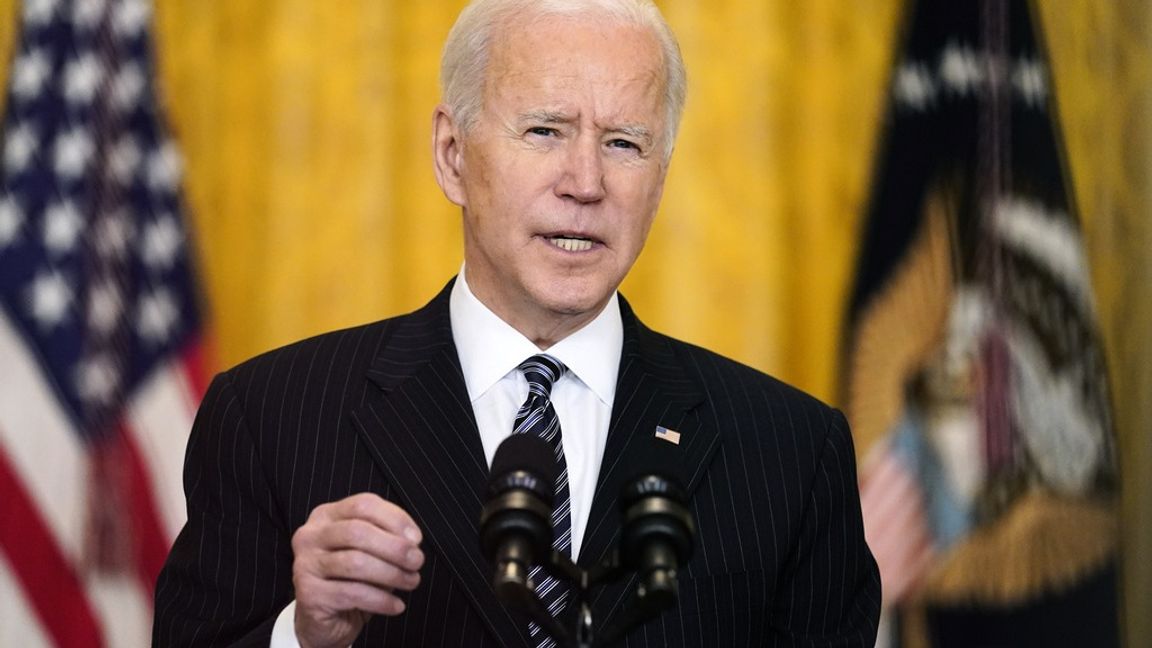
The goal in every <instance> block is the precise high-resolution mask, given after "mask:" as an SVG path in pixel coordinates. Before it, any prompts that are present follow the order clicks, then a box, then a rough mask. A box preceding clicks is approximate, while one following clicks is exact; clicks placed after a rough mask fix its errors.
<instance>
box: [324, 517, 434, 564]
mask: <svg viewBox="0 0 1152 648" xmlns="http://www.w3.org/2000/svg"><path fill="white" fill-rule="evenodd" d="M316 544H317V545H318V546H319V547H320V548H322V549H325V550H327V551H340V550H347V549H351V550H356V551H361V552H364V553H365V554H368V555H370V556H374V557H375V558H377V559H379V560H383V561H385V562H388V563H392V564H394V565H396V566H398V567H400V568H402V569H406V570H408V571H418V570H419V569H420V568H421V567H423V566H424V552H422V551H421V550H420V548H419V547H418V546H416V545H415V544H413V543H412V542H411V541H410V540H408V539H407V538H405V537H401V536H398V535H396V534H394V533H390V532H387V531H384V530H382V529H380V528H379V527H377V526H376V525H374V524H372V523H370V522H367V521H365V520H343V521H339V522H333V523H331V524H327V525H325V526H324V527H323V528H321V529H320V530H319V532H318V534H317V536H316Z"/></svg>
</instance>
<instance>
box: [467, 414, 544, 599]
mask: <svg viewBox="0 0 1152 648" xmlns="http://www.w3.org/2000/svg"><path fill="white" fill-rule="evenodd" d="M559 472H560V468H559V464H558V463H557V462H556V454H555V453H554V452H553V450H552V446H551V445H550V444H549V443H548V442H547V441H545V440H543V439H541V438H539V437H537V436H535V435H531V434H513V435H512V436H510V437H508V438H506V439H504V441H503V442H501V443H500V446H499V447H498V448H496V454H495V455H494V456H493V457H492V471H491V473H490V474H489V477H488V490H489V491H490V493H489V496H488V501H487V502H486V503H485V504H484V508H483V510H482V511H481V512H480V548H481V550H482V551H483V552H484V555H485V556H486V557H487V558H488V559H489V560H492V561H494V562H502V561H503V562H507V561H513V562H518V563H523V565H529V566H530V565H532V564H533V562H534V559H535V557H538V556H544V555H546V554H547V552H548V551H549V549H550V548H551V546H552V501H553V500H554V499H555V494H556V477H557V476H558V474H559ZM509 552H511V553H509ZM513 554H515V555H514V556H513ZM505 567H506V565H505ZM509 578H512V577H511V576H509ZM512 580H514V581H517V582H518V581H519V580H521V579H520V578H519V576H517V577H515V578H512Z"/></svg>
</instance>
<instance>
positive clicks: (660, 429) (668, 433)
mask: <svg viewBox="0 0 1152 648" xmlns="http://www.w3.org/2000/svg"><path fill="white" fill-rule="evenodd" d="M656 438H657V439H660V440H661V441H667V442H668V443H671V444H672V445H680V433H679V432H677V431H676V430H669V429H668V428H666V427H664V426H663V425H657V426H656Z"/></svg>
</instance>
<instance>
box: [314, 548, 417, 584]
mask: <svg viewBox="0 0 1152 648" xmlns="http://www.w3.org/2000/svg"><path fill="white" fill-rule="evenodd" d="M318 562H319V567H320V576H322V577H323V578H326V579H340V580H347V581H357V582H360V583H368V584H371V585H375V586H377V587H382V588H390V589H399V590H404V591H411V590H413V589H415V588H416V586H417V585H419V584H420V574H419V573H418V572H415V571H409V570H406V569H402V568H400V567H398V566H396V565H395V564H393V563H390V562H386V561H383V560H380V559H378V558H376V557H375V556H371V555H369V554H366V553H364V552H362V551H352V550H349V551H335V552H332V553H328V554H325V555H324V556H322V557H321V558H320V560H319V561H318Z"/></svg>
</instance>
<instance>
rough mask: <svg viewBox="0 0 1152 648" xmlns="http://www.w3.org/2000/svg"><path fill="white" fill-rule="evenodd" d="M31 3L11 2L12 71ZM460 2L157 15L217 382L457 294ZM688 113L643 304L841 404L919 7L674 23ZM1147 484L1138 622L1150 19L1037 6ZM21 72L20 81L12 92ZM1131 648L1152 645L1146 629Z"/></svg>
mask: <svg viewBox="0 0 1152 648" xmlns="http://www.w3.org/2000/svg"><path fill="white" fill-rule="evenodd" d="M17 4H18V0H0V51H2V52H4V53H7V52H9V51H10V48H11V45H12V42H13V36H14V33H13V31H14V30H13V26H14V25H15V23H16V21H15V16H16V9H17ZM462 4H463V2H462V0H450V1H436V2H432V1H420V2H413V1H411V0H360V1H346V2H325V1H323V0H278V1H276V2H264V1H259V0H194V1H192V0H157V5H158V6H157V16H156V31H157V35H158V43H159V55H160V70H161V76H160V82H161V84H162V87H161V93H162V96H163V98H164V100H165V102H166V104H167V109H168V114H169V117H170V119H171V122H172V125H173V128H174V130H175V133H176V135H177V137H178V140H179V143H180V145H181V147H182V149H183V152H184V155H185V158H186V168H187V175H186V189H187V194H188V198H189V204H190V208H191V209H190V211H191V214H192V220H193V224H194V227H195V230H196V234H197V244H198V250H199V255H200V258H201V274H202V276H203V278H204V283H205V292H206V297H207V302H208V305H209V308H210V310H211V314H212V324H213V328H214V333H215V341H216V346H217V353H216V359H217V365H218V366H221V367H222V366H226V365H231V364H233V363H235V362H237V361H239V360H242V359H243V358H245V357H248V356H250V355H253V354H255V353H257V352H259V351H261V350H264V349H268V348H271V347H273V346H276V345H280V344H283V343H286V342H289V341H291V340H293V339H297V338H300V337H302V336H306V335H310V334H314V333H318V332H320V331H323V330H327V329H332V328H335V327H341V326H348V325H352V324H355V323H358V322H364V321H369V320H373V319H377V318H380V317H383V316H385V315H389V314H393V313H398V312H401V311H406V310H410V309H413V308H415V307H417V306H419V305H421V304H422V303H423V302H424V301H425V300H426V299H427V298H429V297H430V296H431V295H432V294H433V293H434V292H435V291H436V290H437V289H438V288H439V287H440V286H441V285H442V284H443V282H444V281H446V280H447V279H448V277H450V276H451V275H452V274H453V273H454V272H455V271H456V269H457V267H458V266H459V263H460V259H461V245H460V227H459V215H458V213H457V211H456V210H455V209H454V208H453V207H452V206H451V205H450V204H449V203H448V202H447V201H446V200H445V199H444V198H443V196H442V195H441V194H440V192H439V189H438V188H437V186H436V184H435V182H434V179H433V176H432V173H431V158H430V135H429V123H430V116H431V112H432V108H433V106H434V105H435V103H436V101H437V97H438V91H437V88H436V75H437V66H438V56H439V47H440V44H441V43H442V42H443V39H444V36H445V34H446V33H447V31H448V28H449V26H450V25H451V22H452V20H453V18H454V16H455V14H456V13H457V11H458V10H459V8H460V6H462ZM660 4H661V6H662V7H663V8H664V10H665V13H666V15H667V17H668V19H669V21H670V22H671V23H672V25H673V27H674V28H675V29H676V31H677V32H678V34H679V35H680V39H681V44H682V47H683V50H684V55H685V58H686V61H687V64H688V68H689V76H690V93H689V102H688V107H687V111H686V113H685V120H684V124H683V127H682V135H681V138H680V140H679V142H678V146H677V153H676V155H675V157H674V159H673V165H672V170H671V173H670V177H669V180H668V188H667V191H666V195H665V200H664V207H663V209H662V212H661V215H660V217H659V219H658V220H657V224H656V227H655V228H654V229H653V232H652V235H651V238H650V240H649V244H648V249H647V251H646V253H645V255H644V256H642V257H641V260H640V262H639V263H638V265H637V267H636V268H635V269H634V270H633V272H632V275H631V276H630V277H629V279H628V280H627V281H626V283H625V286H624V293H625V294H626V295H627V296H628V297H629V299H630V300H632V302H633V304H634V305H635V306H636V307H637V310H638V311H639V313H640V314H641V316H642V317H643V318H644V319H645V320H646V321H647V322H648V323H649V324H651V325H653V326H655V327H656V328H658V329H661V330H663V331H665V332H668V333H670V334H672V335H675V336H678V337H681V338H685V339H688V340H690V341H693V342H697V343H700V344H703V345H705V346H708V347H711V348H714V349H716V350H718V351H721V352H723V353H725V354H728V355H730V356H733V357H735V358H737V359H739V360H741V361H743V362H746V363H748V364H751V365H753V366H756V367H759V368H761V369H764V370H767V371H769V372H771V373H774V374H776V375H778V376H780V377H782V378H784V379H785V380H788V381H790V382H793V383H795V384H797V385H798V386H800V387H802V388H804V389H807V390H809V391H811V392H813V393H815V394H816V395H818V396H820V397H822V398H824V399H826V400H830V401H833V402H834V401H835V398H836V394H835V387H836V365H837V359H838V353H839V334H840V324H841V318H842V315H843V307H844V302H845V297H846V293H847V290H848V285H849V282H850V275H851V271H852V267H853V264H854V257H855V252H856V239H857V233H858V225H859V219H860V216H861V214H862V212H863V211H864V201H865V200H866V198H867V193H868V184H869V181H870V179H871V164H872V161H873V155H874V153H873V151H874V148H875V144H876V141H877V138H878V137H879V133H880V126H881V118H882V111H883V103H884V90H885V86H886V81H887V75H888V73H889V66H890V62H891V57H892V50H893V39H894V36H895V35H896V33H897V26H898V24H899V20H900V14H901V10H902V3H901V2H900V0H857V1H856V2H843V1H842V0H808V1H806V2H795V1H793V0H664V1H663V2H661V3H660ZM1038 6H1039V8H1040V16H1041V18H1042V24H1043V28H1044V29H1045V31H1046V35H1047V41H1048V43H1049V46H1050V49H1051V53H1052V58H1053V61H1052V63H1053V67H1054V70H1055V73H1056V81H1057V91H1058V103H1059V108H1060V111H1061V113H1062V118H1063V128H1064V133H1065V139H1066V145H1067V150H1068V154H1069V166H1070V169H1071V172H1072V176H1073V181H1074V186H1075V190H1076V192H1077V197H1078V201H1079V207H1080V210H1081V214H1082V217H1083V219H1084V228H1085V234H1086V240H1087V244H1088V252H1089V255H1090V258H1091V260H1092V263H1093V272H1094V283H1095V286H1096V291H1097V303H1098V306H1099V309H1100V315H1101V324H1102V327H1103V330H1104V335H1105V341H1106V344H1107V351H1108V354H1109V358H1110V362H1111V370H1112V373H1113V377H1114V389H1115V397H1116V398H1115V400H1116V405H1117V412H1118V420H1119V424H1120V426H1121V433H1122V437H1121V446H1122V452H1123V467H1124V469H1125V480H1126V481H1125V487H1126V491H1125V492H1126V495H1125V509H1124V511H1125V517H1124V522H1125V524H1126V536H1125V538H1126V542H1127V544H1128V546H1129V548H1130V549H1132V550H1130V551H1127V552H1126V555H1127V558H1126V560H1127V564H1126V577H1127V581H1126V592H1125V594H1126V598H1127V601H1128V602H1129V604H1130V605H1132V606H1133V607H1131V608H1130V609H1132V610H1134V611H1138V610H1142V609H1143V610H1146V609H1147V607H1148V605H1150V604H1152V566H1150V564H1149V563H1145V564H1143V565H1141V564H1138V561H1137V560H1136V556H1138V555H1141V554H1143V553H1145V552H1147V551H1148V550H1152V513H1150V512H1149V510H1148V507H1147V505H1146V503H1145V504H1140V503H1139V502H1138V498H1137V494H1139V493H1149V492H1152V432H1150V431H1149V427H1152V426H1150V425H1149V421H1152V411H1150V410H1152V404H1150V403H1152V373H1150V372H1152V369H1150V367H1152V344H1150V343H1149V342H1148V341H1147V340H1146V338H1147V336H1148V333H1149V331H1152V306H1150V305H1152V253H1150V252H1149V250H1152V219H1150V218H1149V217H1148V214H1149V213H1152V209H1150V208H1152V188H1150V187H1152V130H1150V129H1149V126H1148V124H1147V120H1146V116H1147V115H1149V114H1152V97H1150V94H1149V87H1150V86H1152V66H1150V63H1149V62H1150V61H1152V8H1150V7H1149V5H1148V4H1147V2H1146V1H1145V0H1117V1H1116V2H1099V1H1097V0H1061V1H1060V2H1040V3H1038ZM6 74H7V71H6V69H4V67H3V66H0V80H4V79H5V78H6ZM1127 631H1128V633H1129V638H1130V640H1132V642H1133V645H1137V644H1139V645H1146V644H1147V643H1149V642H1150V641H1152V621H1150V620H1149V619H1147V618H1146V615H1143V614H1141V613H1139V612H1137V613H1135V614H1130V615H1128V619H1127Z"/></svg>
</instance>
